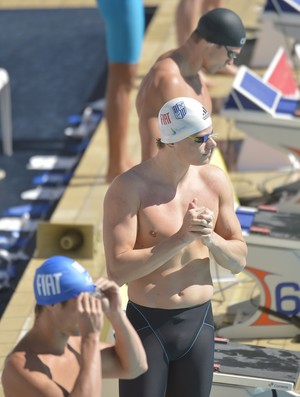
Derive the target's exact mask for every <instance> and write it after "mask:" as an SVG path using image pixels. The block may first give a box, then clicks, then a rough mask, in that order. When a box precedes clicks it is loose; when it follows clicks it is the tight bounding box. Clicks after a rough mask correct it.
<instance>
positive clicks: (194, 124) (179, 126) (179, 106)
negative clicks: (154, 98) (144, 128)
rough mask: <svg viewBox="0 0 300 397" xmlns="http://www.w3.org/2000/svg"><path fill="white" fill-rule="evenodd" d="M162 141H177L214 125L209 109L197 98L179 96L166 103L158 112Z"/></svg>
mask: <svg viewBox="0 0 300 397" xmlns="http://www.w3.org/2000/svg"><path fill="white" fill-rule="evenodd" d="M158 124H159V129H160V136H161V141H162V142H163V143H175V142H179V141H182V140H183V139H185V138H187V137H188V136H191V135H193V134H196V133H197V132H200V131H203V130H205V129H206V128H208V127H210V126H211V125H212V121H211V118H210V115H209V113H208V111H207V110H206V109H205V107H204V106H202V105H201V103H200V102H198V101H197V100H196V99H193V98H186V97H179V98H174V99H171V100H170V101H168V102H167V103H165V104H164V106H163V107H162V108H161V109H160V111H159V114H158Z"/></svg>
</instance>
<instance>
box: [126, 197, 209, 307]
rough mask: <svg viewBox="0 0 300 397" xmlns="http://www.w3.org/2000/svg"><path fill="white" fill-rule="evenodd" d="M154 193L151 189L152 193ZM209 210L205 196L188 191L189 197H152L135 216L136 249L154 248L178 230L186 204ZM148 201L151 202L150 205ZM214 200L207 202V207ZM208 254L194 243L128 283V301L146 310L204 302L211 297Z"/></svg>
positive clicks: (202, 247) (204, 248)
mask: <svg viewBox="0 0 300 397" xmlns="http://www.w3.org/2000/svg"><path fill="white" fill-rule="evenodd" d="M154 191H155V190H154ZM194 197H197V198H199V205H201V206H207V207H208V208H209V205H208V204H209V195H205V194H203V193H202V194H200V192H199V191H198V192H197V191H195V190H193V189H191V194H190V197H189V194H187V193H186V194H185V196H182V195H180V194H177V195H175V197H174V198H173V199H168V197H167V196H165V197H160V199H158V197H157V196H155V194H154V195H152V197H150V198H148V199H147V200H145V202H144V203H143V206H142V208H141V209H140V211H139V214H138V225H139V227H138V234H137V240H136V246H135V248H136V249H141V248H148V247H154V246H156V245H157V244H159V243H160V242H162V241H164V240H165V239H167V238H168V237H170V236H172V235H174V234H175V233H177V232H178V230H179V229H180V228H181V226H182V223H183V219H184V216H185V213H186V211H187V209H188V204H189V201H192V199H193V198H194ZM151 200H152V202H151ZM213 202H214V200H210V205H211V204H212V203H213ZM212 291H213V289H212V283H211V276H210V262H209V251H208V249H207V247H206V246H204V245H203V244H202V242H201V240H200V239H199V240H195V241H194V242H192V243H190V244H189V245H187V246H186V247H185V248H184V249H181V250H180V251H179V252H178V253H177V254H176V255H174V256H173V257H172V258H170V259H169V260H168V261H167V262H165V263H162V265H161V266H160V267H159V268H158V269H156V270H155V271H154V272H152V273H150V274H148V275H147V276H145V277H143V278H141V279H139V280H135V281H134V282H131V283H130V284H129V298H130V299H131V300H133V301H135V302H136V303H139V304H141V305H145V306H149V307H161V308H173V307H188V306H190V305H196V304H201V303H204V302H206V301H207V300H208V299H210V298H211V295H212Z"/></svg>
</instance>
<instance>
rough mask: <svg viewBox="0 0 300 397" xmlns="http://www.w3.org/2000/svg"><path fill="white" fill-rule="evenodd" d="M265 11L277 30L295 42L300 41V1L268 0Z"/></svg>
mask: <svg viewBox="0 0 300 397" xmlns="http://www.w3.org/2000/svg"><path fill="white" fill-rule="evenodd" d="M265 11H266V13H267V15H268V18H270V19H271V20H272V22H273V24H274V27H275V29H277V30H279V31H281V32H282V33H283V34H284V35H286V36H289V37H292V38H294V39H295V40H299V39H300V1H299V0H268V2H267V4H266V7H265Z"/></svg>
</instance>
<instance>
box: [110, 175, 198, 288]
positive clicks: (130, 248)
mask: <svg viewBox="0 0 300 397" xmlns="http://www.w3.org/2000/svg"><path fill="white" fill-rule="evenodd" d="M137 183H138V182H137V181H136V180H132V179H130V178H127V175H126V174H122V175H121V177H118V178H117V180H115V181H114V182H113V183H112V184H111V185H110V187H109V189H108V191H107V193H106V196H105V199H104V210H103V214H104V220H103V242H104V250H105V256H106V266H107V273H108V276H109V278H111V279H112V280H114V281H115V282H116V283H118V284H119V285H123V284H126V283H128V282H130V281H133V280H136V279H139V278H141V277H144V276H146V275H148V274H150V273H152V272H153V271H155V270H157V269H158V268H160V267H161V266H163V265H164V264H165V263H166V262H167V261H169V260H170V259H171V258H173V257H174V256H175V255H176V254H177V253H178V252H179V251H180V250H181V249H183V248H185V247H186V246H187V245H188V244H190V243H191V242H192V241H193V240H195V239H196V238H198V237H197V235H196V234H195V233H188V232H187V230H186V229H188V226H189V225H186V224H185V225H183V226H184V229H183V227H182V230H179V231H178V232H177V233H175V234H174V235H172V236H170V237H168V238H167V239H165V240H164V241H162V242H160V243H159V244H157V245H156V246H155V247H149V248H141V249H135V248H134V247H135V243H136V238H137V229H138V216H137V213H138V210H139V206H140V203H139V198H138V194H137V192H136V186H135V185H136V184H137ZM189 231H192V230H191V229H189Z"/></svg>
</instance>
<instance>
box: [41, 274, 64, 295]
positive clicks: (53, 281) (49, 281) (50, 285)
mask: <svg viewBox="0 0 300 397" xmlns="http://www.w3.org/2000/svg"><path fill="white" fill-rule="evenodd" d="M61 276H62V273H53V274H38V275H37V277H36V289H37V293H38V294H39V295H40V296H41V295H42V296H53V295H59V294H61V286H60V278H61Z"/></svg>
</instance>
